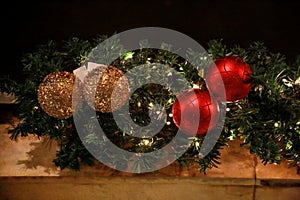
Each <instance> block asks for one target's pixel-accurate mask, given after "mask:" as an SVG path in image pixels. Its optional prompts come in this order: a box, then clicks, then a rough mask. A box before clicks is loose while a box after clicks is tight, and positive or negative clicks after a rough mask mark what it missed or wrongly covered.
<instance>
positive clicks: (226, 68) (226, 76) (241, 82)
mask: <svg viewBox="0 0 300 200" xmlns="http://www.w3.org/2000/svg"><path fill="white" fill-rule="evenodd" d="M214 63H215V65H211V66H210V67H209V68H208V69H207V70H206V73H205V81H206V85H207V87H208V89H209V91H210V92H212V94H213V95H214V96H215V97H216V98H217V99H218V100H219V101H224V102H234V101H237V100H240V99H243V98H245V97H246V96H247V95H248V93H249V92H250V89H251V74H252V71H251V68H250V66H249V65H248V64H247V63H246V62H245V61H244V60H243V59H242V58H240V57H238V56H225V57H221V58H217V59H216V60H215V62H214ZM222 81H223V83H224V89H225V93H226V97H225V95H222V92H221V90H220V87H223V85H222V84H220V83H222ZM223 91H224V90H223Z"/></svg>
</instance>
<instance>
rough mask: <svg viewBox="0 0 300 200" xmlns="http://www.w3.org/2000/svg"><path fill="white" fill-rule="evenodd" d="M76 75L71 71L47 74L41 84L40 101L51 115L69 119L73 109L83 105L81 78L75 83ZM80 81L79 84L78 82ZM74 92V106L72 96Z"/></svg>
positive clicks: (42, 106)
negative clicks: (74, 90)
mask: <svg viewBox="0 0 300 200" xmlns="http://www.w3.org/2000/svg"><path fill="white" fill-rule="evenodd" d="M75 79H76V77H75V75H74V74H73V73H70V72H54V73H51V74H49V75H47V76H46V77H45V78H44V80H43V82H42V83H41V84H40V85H39V89H38V101H39V103H40V106H41V108H42V109H43V110H44V111H45V112H46V113H47V114H48V115H50V116H52V117H55V118H59V119H67V118H69V117H71V116H72V114H73V109H74V110H77V109H78V108H80V107H81V105H82V102H83V101H82V100H83V99H82V95H80V91H78V90H80V86H79V80H78V81H76V85H75V86H74V83H75ZM77 83H78V84H77ZM74 87H75V89H76V90H77V91H78V92H74V94H75V95H76V96H74V101H73V104H74V105H73V107H72V96H73V88H74Z"/></svg>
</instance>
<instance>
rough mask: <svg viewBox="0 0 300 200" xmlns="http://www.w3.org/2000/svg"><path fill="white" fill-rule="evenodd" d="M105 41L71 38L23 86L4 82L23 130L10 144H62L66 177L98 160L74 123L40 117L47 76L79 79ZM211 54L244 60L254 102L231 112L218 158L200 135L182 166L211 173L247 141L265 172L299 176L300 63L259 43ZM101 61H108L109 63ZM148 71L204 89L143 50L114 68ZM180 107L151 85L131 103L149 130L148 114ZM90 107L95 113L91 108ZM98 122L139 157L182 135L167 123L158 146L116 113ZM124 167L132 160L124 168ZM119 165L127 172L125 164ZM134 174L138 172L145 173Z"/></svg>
mask: <svg viewBox="0 0 300 200" xmlns="http://www.w3.org/2000/svg"><path fill="white" fill-rule="evenodd" d="M104 39H105V37H100V39H97V40H95V42H89V41H86V40H80V39H78V38H71V39H70V40H69V41H67V42H66V43H65V45H64V46H63V47H61V48H57V46H56V45H55V43H54V42H53V41H50V42H49V43H47V44H46V45H42V46H40V47H39V48H38V49H37V51H36V52H34V53H29V54H26V55H25V56H24V59H23V60H22V64H23V78H24V79H23V80H21V81H19V80H12V79H4V78H2V80H1V88H0V89H1V92H8V93H14V94H15V96H16V98H17V102H18V114H19V115H18V117H19V119H20V123H19V124H18V125H16V127H14V129H13V130H12V131H11V139H16V138H17V137H18V136H27V135H28V134H34V135H37V136H47V137H50V138H52V139H55V140H57V141H58V142H59V144H60V151H58V152H57V156H56V159H55V160H54V163H55V164H56V165H57V166H59V167H60V168H61V169H64V168H66V167H68V168H72V169H75V170H79V168H80V162H84V163H88V164H92V163H93V160H94V158H93V157H92V156H91V155H90V154H89V152H88V151H87V150H86V149H85V148H84V146H83V145H82V142H81V140H80V139H79V137H78V135H77V132H76V130H75V127H74V124H73V120H72V118H68V119H57V118H53V117H51V116H49V115H48V114H47V113H45V112H44V111H43V110H42V109H41V107H40V104H39V102H38V96H37V94H38V88H39V85H40V83H42V81H43V79H44V78H45V77H46V76H47V75H48V74H50V73H53V72H60V71H68V72H72V71H73V70H74V69H76V68H78V67H79V66H81V65H82V63H83V62H84V61H85V59H86V58H87V55H88V53H89V52H90V50H91V49H92V48H93V47H95V46H96V44H98V43H99V42H100V41H103V40H104ZM112 45H115V44H112ZM163 45H166V44H163ZM208 52H209V53H210V54H211V56H212V57H213V59H216V58H220V57H223V56H228V55H234V56H239V57H241V58H243V60H244V61H245V62H247V63H248V64H249V66H250V67H251V69H252V72H253V73H252V88H251V91H250V93H249V94H248V97H246V98H244V99H241V100H239V101H237V102H233V103H228V104H227V113H226V120H225V124H224V127H221V128H222V134H221V136H220V138H219V139H218V141H217V143H216V145H215V146H214V148H213V150H212V151H211V152H210V153H209V154H208V155H207V156H205V157H204V158H202V157H201V156H200V157H199V149H200V146H201V145H202V142H203V140H204V137H205V136H203V135H199V136H197V137H195V138H192V140H193V142H192V144H191V146H190V147H189V149H188V150H187V151H186V153H185V154H184V155H183V156H181V157H180V158H179V159H178V162H179V163H181V164H182V165H188V164H189V163H190V162H196V163H199V170H200V171H201V172H204V173H205V172H206V170H207V169H209V168H212V167H217V166H218V165H219V164H220V163H219V161H218V159H219V158H220V156H222V155H221V154H220V149H221V148H223V147H224V146H226V145H227V142H228V141H229V140H230V139H235V138H236V137H241V138H242V139H243V141H244V142H243V144H241V146H243V147H246V148H249V151H250V152H251V153H253V154H256V155H257V156H259V157H260V158H261V160H262V162H263V163H264V164H267V163H280V161H281V160H282V159H287V160H288V161H289V163H290V164H291V166H298V169H300V155H299V154H300V119H299V113H300V78H299V77H300V56H299V57H298V59H297V60H296V61H295V62H294V63H289V64H287V63H286V61H285V58H284V56H283V55H280V54H273V53H270V52H269V51H268V49H267V48H266V47H265V46H264V45H263V44H262V43H259V42H255V43H253V44H251V45H250V46H249V47H248V48H246V49H244V48H241V47H238V46H236V47H233V48H228V47H227V46H225V45H224V44H223V42H222V41H221V40H212V41H210V42H209V49H208ZM187 54H188V56H189V57H190V58H194V57H195V55H196V53H195V52H193V51H192V50H191V51H189V52H187ZM195 58H197V57H195ZM101 59H105V55H103V58H101ZM144 63H161V64H167V65H169V66H171V67H172V68H174V69H175V70H177V71H179V72H180V73H182V74H183V75H184V76H185V77H186V79H187V80H188V81H189V82H190V83H191V85H194V84H197V85H198V86H199V87H200V89H201V88H202V89H205V84H204V83H205V82H204V80H203V78H202V77H201V76H200V75H201V71H197V70H196V69H195V68H193V67H191V65H190V64H189V63H188V62H186V61H185V60H184V59H183V58H181V57H179V56H178V55H175V54H172V53H170V52H168V51H167V50H166V51H164V50H157V49H147V48H143V49H142V48H141V49H140V50H136V51H134V52H127V53H126V54H124V55H119V58H118V59H116V60H115V61H114V62H113V63H112V64H111V65H112V66H115V67H116V68H118V69H119V70H121V71H123V72H126V71H127V70H129V69H131V68H133V67H134V66H138V65H141V64H144ZM145 74H146V72H145ZM174 101H175V96H174V95H173V94H172V93H170V92H169V91H168V90H167V89H165V88H163V87H161V86H159V85H156V84H148V85H145V86H143V87H142V88H140V89H138V90H136V91H135V92H134V93H133V95H132V96H131V99H130V102H129V105H130V113H131V116H132V119H133V121H135V122H136V123H137V124H139V125H147V124H148V123H149V122H150V118H149V112H155V110H154V109H155V108H153V107H151V104H156V103H158V104H160V105H161V106H162V107H163V108H164V109H165V110H166V112H167V114H170V113H172V105H173V103H174ZM149 105H150V106H149ZM83 106H88V105H85V103H84V105H83ZM219 106H222V103H220V105H219ZM97 117H98V119H99V123H100V125H101V126H102V127H103V130H104V132H105V133H106V134H107V137H108V138H109V139H110V140H111V141H112V142H113V143H115V144H116V145H118V146H120V147H122V148H123V149H126V150H128V151H132V152H141V153H142V152H150V151H154V150H156V149H159V148H161V147H163V146H164V145H166V144H167V143H168V142H170V141H171V140H172V138H173V137H174V135H175V134H176V132H177V130H178V129H177V127H176V125H175V124H174V122H173V120H172V118H171V117H170V116H169V115H168V118H167V122H166V125H165V127H164V128H163V129H162V131H161V132H160V133H158V134H157V135H155V136H153V137H152V138H146V139H145V138H135V137H132V136H130V135H127V134H124V132H123V131H122V130H119V128H118V127H117V125H116V124H115V122H114V120H113V117H112V115H111V113H100V112H97ZM86 140H87V142H89V143H91V144H93V143H97V137H96V135H95V134H92V133H91V134H90V135H88V137H87V138H86ZM146 140H147V141H146ZM103 152H105V150H104V151H103ZM107 156H109V155H107ZM122 159H127V158H120V159H119V160H122ZM115 164H116V165H121V164H122V162H120V163H115ZM146 164H147V165H151V163H146ZM135 167H137V169H138V166H135ZM299 171H300V170H299Z"/></svg>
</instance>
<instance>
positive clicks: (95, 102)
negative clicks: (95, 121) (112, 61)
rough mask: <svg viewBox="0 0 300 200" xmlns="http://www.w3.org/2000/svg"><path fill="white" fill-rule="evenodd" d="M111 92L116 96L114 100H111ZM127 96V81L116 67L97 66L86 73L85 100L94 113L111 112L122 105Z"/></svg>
mask: <svg viewBox="0 0 300 200" xmlns="http://www.w3.org/2000/svg"><path fill="white" fill-rule="evenodd" d="M114 90H115V91H114ZM113 91H114V94H117V95H114V98H112V94H113ZM115 96H116V97H115ZM128 96H129V83H128V79H127V78H126V77H125V76H124V74H123V72H122V71H121V70H119V69H118V68H116V67H113V66H104V65H101V66H98V67H96V68H94V69H92V70H91V71H90V72H88V74H87V75H86V76H85V78H84V97H85V100H86V102H87V104H88V105H89V106H91V107H92V108H93V109H95V110H96V111H99V112H102V113H109V112H113V111H115V110H117V109H119V108H120V107H121V106H123V105H124V103H125V102H126V100H127V99H128Z"/></svg>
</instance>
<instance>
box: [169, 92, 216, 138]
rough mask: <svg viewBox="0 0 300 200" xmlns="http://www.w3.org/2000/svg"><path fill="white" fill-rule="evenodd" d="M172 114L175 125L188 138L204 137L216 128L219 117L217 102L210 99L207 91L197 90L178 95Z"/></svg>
mask: <svg viewBox="0 0 300 200" xmlns="http://www.w3.org/2000/svg"><path fill="white" fill-rule="evenodd" d="M197 108H198V109H197ZM172 114H173V121H174V123H175V125H176V126H177V127H178V128H179V130H181V131H182V132H184V133H185V134H186V135H188V136H196V135H204V134H205V133H206V132H207V131H209V130H211V129H212V128H214V127H215V126H216V124H217V122H218V120H219V117H220V111H219V106H218V103H217V101H215V100H213V99H211V97H210V95H209V92H208V91H206V90H201V89H198V88H192V89H190V90H188V91H186V92H184V93H182V94H180V95H179V96H178V97H177V99H176V100H175V102H174V104H173V107H172Z"/></svg>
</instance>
